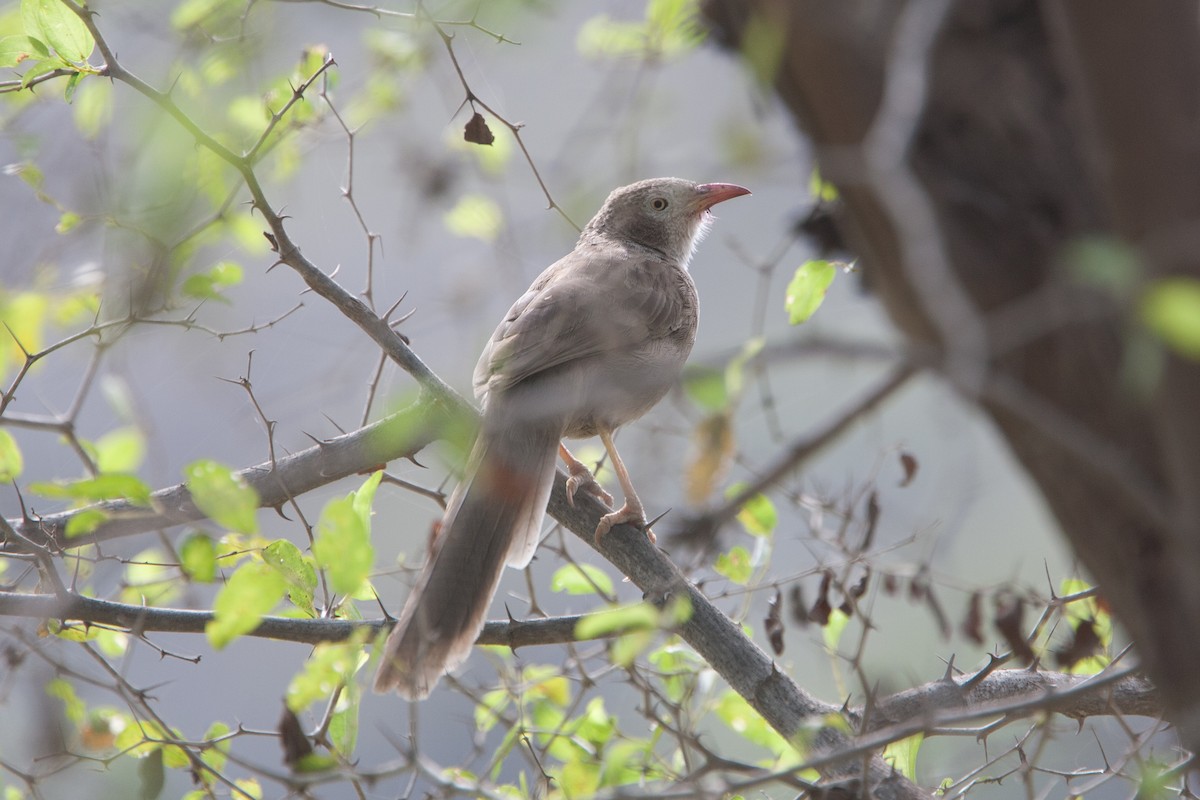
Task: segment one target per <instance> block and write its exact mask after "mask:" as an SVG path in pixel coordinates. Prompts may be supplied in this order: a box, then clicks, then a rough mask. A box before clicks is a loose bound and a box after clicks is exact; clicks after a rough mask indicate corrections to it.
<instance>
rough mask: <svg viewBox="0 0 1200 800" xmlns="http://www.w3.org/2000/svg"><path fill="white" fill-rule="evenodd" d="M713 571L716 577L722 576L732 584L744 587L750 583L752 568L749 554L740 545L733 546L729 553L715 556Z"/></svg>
mask: <svg viewBox="0 0 1200 800" xmlns="http://www.w3.org/2000/svg"><path fill="white" fill-rule="evenodd" d="M713 569H714V570H715V571H716V572H717V574H718V575H724V576H725V577H726V578H728V579H729V580H731V581H733V582H734V583H738V584H741V585H743V586H744V585H745V584H746V583H748V582H749V581H750V576H751V575H752V574H753V572H754V568H753V566H752V565H751V563H750V552H749V551H748V550H747V549H746V548H744V547H742V546H741V545H740V544H739V545H735V546H734V547H733V548H732V549H731V550H730V551H729V552H727V553H721V554H720V555H719V556H717V560H716V563H715V564H713Z"/></svg>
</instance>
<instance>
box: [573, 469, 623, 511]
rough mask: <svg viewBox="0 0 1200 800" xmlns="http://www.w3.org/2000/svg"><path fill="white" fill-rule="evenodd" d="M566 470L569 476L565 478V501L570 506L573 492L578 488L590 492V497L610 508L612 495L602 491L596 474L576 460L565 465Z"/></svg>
mask: <svg viewBox="0 0 1200 800" xmlns="http://www.w3.org/2000/svg"><path fill="white" fill-rule="evenodd" d="M567 472H568V473H570V475H571V477H569V478H567V502H568V503H570V504H571V505H572V506H573V505H575V493H576V492H578V491H579V490H580V489H582V490H583V491H585V492H587V493H588V494H590V495H591V496H592V497H594V498H596V499H597V500H599V501H600V502H601V503H604V504H605V505H606V506H608V507H609V508H612V504H613V496H612V495H611V494H609V493H608V492H606V491H604V487H603V486H601V485H600V482H599V481H597V480H596V476H594V475H592V473H591V471H590V470H588V468H587V467H585V466H584V465H583V464H581V463H579V462H578V461H576V462H574V463H573V464H568V465H567Z"/></svg>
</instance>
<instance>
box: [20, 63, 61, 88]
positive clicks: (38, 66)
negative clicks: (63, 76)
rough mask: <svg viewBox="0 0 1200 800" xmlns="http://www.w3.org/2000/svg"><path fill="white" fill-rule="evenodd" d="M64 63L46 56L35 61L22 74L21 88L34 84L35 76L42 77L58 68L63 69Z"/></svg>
mask: <svg viewBox="0 0 1200 800" xmlns="http://www.w3.org/2000/svg"><path fill="white" fill-rule="evenodd" d="M62 67H63V65H62V63H61V62H60V61H58V60H57V59H54V58H45V59H42V60H41V61H34V62H33V64H32V66H30V67H29V69H27V70H25V72H24V74H22V75H21V88H22V89H28V88H29V87H30V86H32V85H33V81H34V79H35V78H40V77H41V76H43V75H46V74H48V73H51V72H54V70H56V69H61V68H62Z"/></svg>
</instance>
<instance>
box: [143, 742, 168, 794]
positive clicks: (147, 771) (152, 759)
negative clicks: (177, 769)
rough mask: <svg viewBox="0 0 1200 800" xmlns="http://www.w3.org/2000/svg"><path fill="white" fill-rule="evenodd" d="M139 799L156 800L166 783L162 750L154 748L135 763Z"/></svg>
mask: <svg viewBox="0 0 1200 800" xmlns="http://www.w3.org/2000/svg"><path fill="white" fill-rule="evenodd" d="M137 773H138V781H139V782H140V784H141V785H140V787H139V788H138V798H139V800H156V798H157V797H158V796H159V795H160V794H162V790H163V786H165V785H166V780H167V779H166V773H165V772H164V770H163V750H162V748H161V747H159V748H157V749H155V750H154V751H153V752H151V753H150V755H148V756H146V757H145V758H143V759H140V760H139V761H138V765H137Z"/></svg>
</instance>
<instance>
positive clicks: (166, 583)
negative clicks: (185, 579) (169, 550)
mask: <svg viewBox="0 0 1200 800" xmlns="http://www.w3.org/2000/svg"><path fill="white" fill-rule="evenodd" d="M181 589H182V586H181V582H180V580H179V573H178V571H177V569H176V567H175V566H174V565H173V564H172V563H171V559H170V558H168V556H167V555H166V554H165V553H164V552H163V551H162V550H160V549H159V548H157V547H148V548H146V549H145V550H143V551H141V552H140V553H138V554H137V555H135V556H134V557H133V558H132V559H130V560H129V563H128V564H126V565H125V588H123V589H122V590H121V600H122V602H125V603H133V604H136V605H148V606H157V605H163V604H166V603H168V602H170V601H171V600H173V599H175V597H177V596H178V595H179V593H180V590H181Z"/></svg>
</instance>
